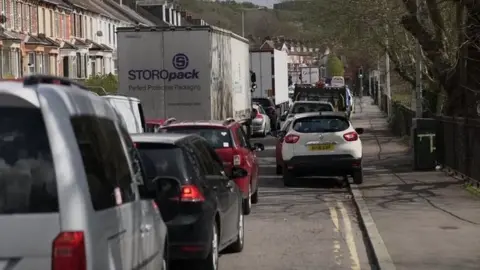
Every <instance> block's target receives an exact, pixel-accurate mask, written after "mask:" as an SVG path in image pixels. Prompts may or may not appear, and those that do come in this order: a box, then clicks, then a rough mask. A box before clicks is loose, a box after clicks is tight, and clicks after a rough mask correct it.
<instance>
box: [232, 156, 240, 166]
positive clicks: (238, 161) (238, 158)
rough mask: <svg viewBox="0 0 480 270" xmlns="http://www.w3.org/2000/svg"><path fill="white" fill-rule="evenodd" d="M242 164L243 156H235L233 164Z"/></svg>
mask: <svg viewBox="0 0 480 270" xmlns="http://www.w3.org/2000/svg"><path fill="white" fill-rule="evenodd" d="M241 164H242V157H241V156H240V155H234V156H233V166H240V165H241Z"/></svg>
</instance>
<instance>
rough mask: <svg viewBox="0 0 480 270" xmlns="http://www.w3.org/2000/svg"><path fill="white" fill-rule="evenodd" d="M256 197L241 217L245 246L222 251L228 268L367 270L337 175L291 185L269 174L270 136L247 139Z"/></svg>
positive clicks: (346, 192)
mask: <svg viewBox="0 0 480 270" xmlns="http://www.w3.org/2000/svg"><path fill="white" fill-rule="evenodd" d="M253 141H254V142H260V143H263V144H264V145H265V146H266V150H265V151H263V152H260V153H258V159H259V163H260V200H259V203H258V204H257V205H254V206H253V209H252V213H251V214H250V215H249V216H247V217H246V223H245V227H246V232H245V249H244V250H243V252H241V253H238V254H223V255H222V256H221V258H220V267H219V268H220V269H228V270H246V269H249V270H253V269H254V270H319V269H322V270H323V269H338V270H344V269H349V270H359V269H371V267H370V264H369V260H368V257H367V252H366V249H365V244H364V241H363V235H362V232H361V230H360V227H359V224H358V219H357V216H356V212H355V208H354V205H353V202H352V198H351V195H350V193H349V190H348V187H347V186H346V185H344V183H343V182H342V181H340V180H339V179H326V178H318V177H317V178H316V177H314V178H308V179H303V181H301V185H300V186H299V187H295V188H286V187H284V186H283V183H282V180H281V177H280V176H277V175H276V174H275V158H274V157H275V152H274V143H275V138H273V137H266V138H261V139H253Z"/></svg>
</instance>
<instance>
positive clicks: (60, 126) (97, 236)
mask: <svg viewBox="0 0 480 270" xmlns="http://www.w3.org/2000/svg"><path fill="white" fill-rule="evenodd" d="M72 104H74V105H75V106H72ZM119 120H120V119H119V118H118V114H117V113H116V112H115V110H114V109H113V108H112V106H111V105H110V104H109V103H108V102H107V100H105V99H104V98H102V97H99V96H98V95H96V94H94V93H92V92H90V91H88V90H87V89H86V88H84V87H83V86H81V85H78V84H76V83H74V82H71V81H69V80H66V79H63V78H57V77H52V76H43V75H35V76H29V77H26V78H25V79H24V80H23V82H1V83H0V175H1V177H0V186H1V188H0V198H2V203H1V204H0V229H1V230H2V231H3V233H2V234H0V257H1V258H2V265H3V266H4V267H7V268H9V266H10V267H14V268H15V269H70V270H77V269H78V270H80V269H82V270H86V269H87V270H96V269H131V268H132V267H134V268H138V269H152V268H156V269H165V267H166V256H165V255H166V254H165V253H164V251H165V248H164V247H165V246H166V244H167V243H166V241H167V237H166V233H167V228H166V226H165V224H164V223H163V221H162V218H161V216H160V213H159V211H158V210H157V209H156V208H155V203H154V201H153V200H140V199H139V198H138V196H136V194H137V193H138V188H137V184H138V182H139V181H141V178H139V177H136V176H134V175H135V170H134V164H133V163H132V162H131V159H130V158H129V152H128V150H127V147H126V141H125V139H124V138H125V137H124V136H125V134H126V136H127V137H128V131H127V130H125V129H123V127H122V125H120V121H119ZM26 171H28V174H27V173H25V172H26Z"/></svg>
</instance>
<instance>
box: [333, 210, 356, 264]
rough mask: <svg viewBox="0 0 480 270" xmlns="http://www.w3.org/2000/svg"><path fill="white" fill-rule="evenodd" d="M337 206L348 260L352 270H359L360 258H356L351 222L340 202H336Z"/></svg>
mask: <svg viewBox="0 0 480 270" xmlns="http://www.w3.org/2000/svg"><path fill="white" fill-rule="evenodd" d="M337 206H338V208H339V209H340V213H341V214H342V218H343V225H344V227H345V241H346V242H347V247H348V250H349V251H350V258H351V259H352V265H351V268H352V270H360V258H359V257H358V252H357V245H356V243H355V237H354V236H353V232H352V231H353V230H352V222H351V221H350V217H349V215H348V212H347V209H345V206H344V205H343V203H342V202H341V201H338V202H337Z"/></svg>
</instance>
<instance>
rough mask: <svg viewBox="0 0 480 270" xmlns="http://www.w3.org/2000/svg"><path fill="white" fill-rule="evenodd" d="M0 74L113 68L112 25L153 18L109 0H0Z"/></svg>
mask: <svg viewBox="0 0 480 270" xmlns="http://www.w3.org/2000/svg"><path fill="white" fill-rule="evenodd" d="M0 1H1V4H0V12H1V14H2V15H0V23H1V27H0V48H1V49H0V59H1V65H0V68H1V71H0V74H1V77H2V78H12V77H13V78H18V77H21V76H23V75H27V74H32V73H44V74H52V75H60V76H65V77H70V78H74V79H85V78H88V77H89V76H91V75H94V74H108V73H116V68H115V66H116V46H117V38H116V33H115V31H116V28H117V27H120V26H133V25H149V26H153V25H154V23H153V22H151V21H150V20H148V19H146V18H144V17H142V16H141V15H139V14H138V13H136V12H135V11H133V10H132V9H130V8H128V7H126V6H124V5H122V4H121V3H117V2H115V1H113V0H70V1H62V0H44V1H38V0H0Z"/></svg>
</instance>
